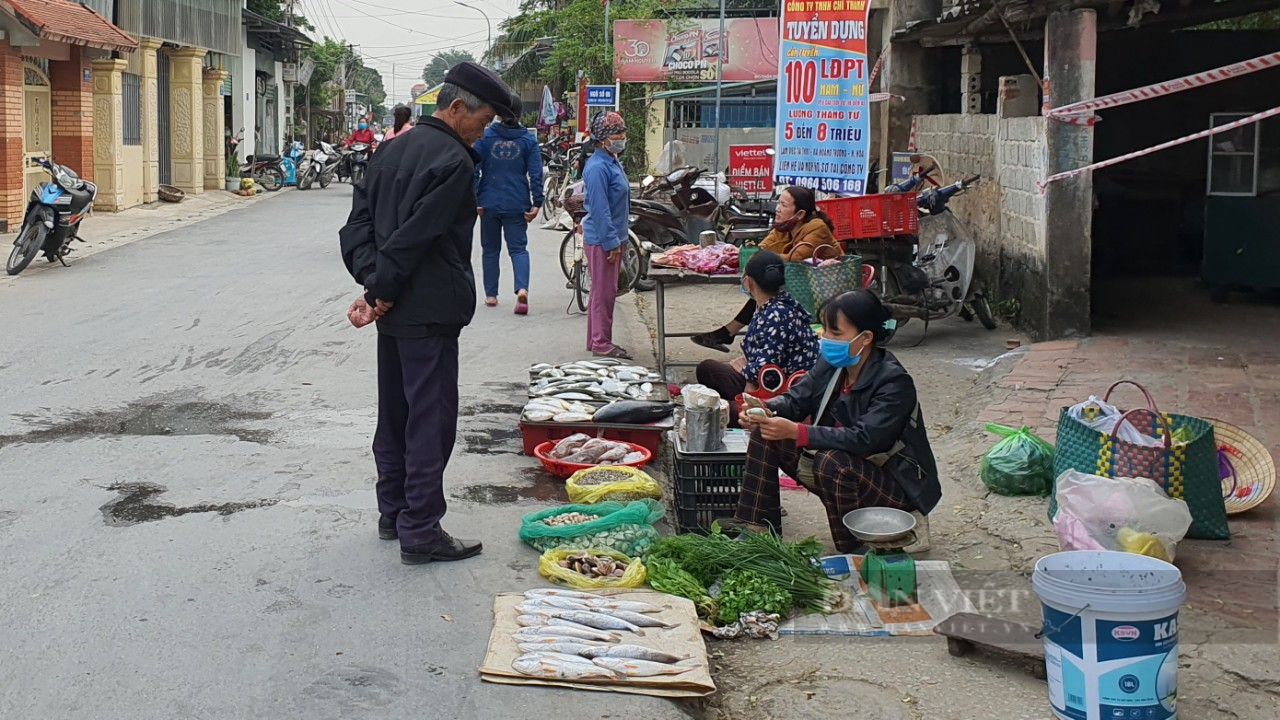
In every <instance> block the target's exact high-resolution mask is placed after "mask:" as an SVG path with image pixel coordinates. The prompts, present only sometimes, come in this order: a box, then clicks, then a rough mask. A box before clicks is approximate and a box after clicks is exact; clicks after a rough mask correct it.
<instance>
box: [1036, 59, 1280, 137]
mask: <svg viewBox="0 0 1280 720" xmlns="http://www.w3.org/2000/svg"><path fill="white" fill-rule="evenodd" d="M1273 67H1280V52H1273V53H1268V54H1266V55H1262V56H1260V57H1256V58H1253V59H1252V60H1244V61H1242V62H1238V63H1234V64H1232V65H1224V66H1222V67H1220V68H1214V69H1213V70H1206V71H1205V72H1202V73H1195V74H1194V75H1187V76H1185V77H1180V78H1177V79H1175V80H1166V81H1165V82H1159V83H1154V84H1152V85H1147V86H1145V87H1140V88H1137V89H1134V90H1125V91H1124V92H1118V93H1113V94H1111V95H1106V96H1103V97H1100V98H1094V99H1093V100H1083V101H1081V102H1077V103H1071V104H1070V105H1064V106H1062V107H1060V108H1055V109H1053V110H1050V111H1049V112H1048V116H1049V117H1051V118H1053V119H1054V120H1058V121H1060V122H1067V123H1071V124H1073V125H1092V124H1094V122H1095V121H1096V120H1097V118H1095V117H1094V116H1093V111H1094V110H1100V109H1102V108H1113V107H1119V106H1121V105H1128V104H1129V103H1135V102H1139V101H1141V100H1150V99H1151V98H1156V97H1160V96H1162V95H1172V94H1174V93H1179V92H1182V91H1183V90H1191V89H1192V88H1198V87H1203V86H1205V85H1211V84H1213V83H1216V82H1221V81H1223V80H1230V79H1231V78H1235V77H1240V76H1242V75H1248V74H1249V73H1255V72H1258V71H1259V70H1266V69H1267V68H1273Z"/></svg>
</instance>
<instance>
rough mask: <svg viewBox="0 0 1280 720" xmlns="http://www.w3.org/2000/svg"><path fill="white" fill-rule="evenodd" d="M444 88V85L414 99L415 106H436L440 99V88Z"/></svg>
mask: <svg viewBox="0 0 1280 720" xmlns="http://www.w3.org/2000/svg"><path fill="white" fill-rule="evenodd" d="M442 87H444V83H440V84H439V85H437V86H435V87H433V88H431V89H430V90H428V91H426V92H424V93H422V94H421V95H419V96H418V97H416V98H414V99H413V102H414V104H415V105H435V104H436V100H438V99H440V88H442Z"/></svg>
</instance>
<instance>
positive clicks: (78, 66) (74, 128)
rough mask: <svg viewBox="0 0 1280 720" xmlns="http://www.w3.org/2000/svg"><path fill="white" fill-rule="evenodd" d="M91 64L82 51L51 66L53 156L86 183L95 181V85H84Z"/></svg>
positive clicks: (73, 49) (73, 53) (89, 83)
mask: <svg viewBox="0 0 1280 720" xmlns="http://www.w3.org/2000/svg"><path fill="white" fill-rule="evenodd" d="M88 70H89V61H88V59H86V58H85V57H84V55H83V54H82V53H81V50H80V48H78V47H73V48H71V58H70V59H69V60H66V61H62V62H59V61H53V62H50V63H49V84H50V85H51V86H52V87H51V90H52V91H53V92H52V110H53V156H54V157H55V158H57V159H58V162H59V163H62V164H63V165H66V166H67V167H69V168H71V169H72V170H75V171H76V173H78V174H79V175H80V177H82V178H84V179H85V180H93V83H91V82H85V79H84V78H85V72H86V71H88Z"/></svg>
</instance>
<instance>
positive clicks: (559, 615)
mask: <svg viewBox="0 0 1280 720" xmlns="http://www.w3.org/2000/svg"><path fill="white" fill-rule="evenodd" d="M543 612H544V613H545V612H548V611H543ZM550 612H551V617H552V618H553V619H560V620H566V621H568V622H571V623H575V624H577V625H585V626H586V627H593V628H596V629H597V630H629V631H631V632H633V633H635V634H637V635H644V631H643V630H641V629H640V627H639V626H638V625H636V624H634V623H631V622H628V621H626V620H623V619H621V618H616V617H613V616H612V615H606V614H604V613H598V612H584V611H582V610H553V611H550Z"/></svg>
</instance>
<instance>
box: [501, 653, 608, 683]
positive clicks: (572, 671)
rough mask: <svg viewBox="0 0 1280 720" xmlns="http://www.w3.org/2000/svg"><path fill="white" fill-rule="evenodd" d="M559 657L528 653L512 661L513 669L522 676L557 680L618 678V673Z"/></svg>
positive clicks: (588, 663) (591, 664)
mask: <svg viewBox="0 0 1280 720" xmlns="http://www.w3.org/2000/svg"><path fill="white" fill-rule="evenodd" d="M559 657H560V656H554V655H550V654H548V653H526V654H524V655H521V656H520V657H518V658H516V659H515V660H514V661H512V663H511V668H512V669H513V670H515V671H516V672H518V673H520V674H522V675H528V676H530V677H538V678H552V679H556V680H593V679H602V680H613V679H616V678H617V677H618V675H617V673H615V672H613V671H612V670H609V669H607V668H604V667H602V666H599V665H595V664H593V663H590V662H586V663H581V662H574V661H566V660H561V659H559ZM565 657H568V656H565Z"/></svg>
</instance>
